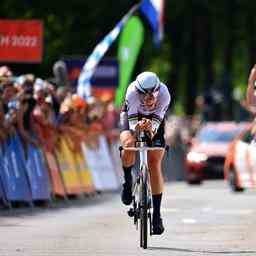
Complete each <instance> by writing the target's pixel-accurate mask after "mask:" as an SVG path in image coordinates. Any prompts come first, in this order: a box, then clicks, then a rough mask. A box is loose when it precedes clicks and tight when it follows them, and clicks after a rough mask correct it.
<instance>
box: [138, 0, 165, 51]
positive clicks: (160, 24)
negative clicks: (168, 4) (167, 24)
mask: <svg viewBox="0 0 256 256" xmlns="http://www.w3.org/2000/svg"><path fill="white" fill-rule="evenodd" d="M140 10H141V12H142V13H143V15H145V17H146V18H147V19H148V21H149V23H150V25H151V27H152V30H153V32H154V42H155V44H156V45H157V46H159V45H160V43H161V41H162V39H163V28H164V0H143V1H142V3H141V6H140Z"/></svg>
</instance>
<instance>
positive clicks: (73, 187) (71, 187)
mask: <svg viewBox="0 0 256 256" xmlns="http://www.w3.org/2000/svg"><path fill="white" fill-rule="evenodd" d="M56 153H57V158H58V162H59V166H60V170H61V173H62V177H63V180H64V184H65V188H66V190H67V191H66V192H67V194H71V195H72V194H80V193H81V192H82V190H81V183H80V180H79V177H78V173H77V171H76V164H75V162H74V159H73V158H72V157H71V155H72V151H71V150H70V149H69V147H68V143H67V140H66V139H65V136H61V138H60V145H59V149H58V150H57V151H56Z"/></svg>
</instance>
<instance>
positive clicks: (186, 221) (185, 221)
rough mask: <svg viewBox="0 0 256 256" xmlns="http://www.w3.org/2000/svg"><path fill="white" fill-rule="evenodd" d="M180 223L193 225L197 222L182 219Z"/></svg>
mask: <svg viewBox="0 0 256 256" xmlns="http://www.w3.org/2000/svg"><path fill="white" fill-rule="evenodd" d="M182 222H183V223H186V224H195V223H197V220H195V219H182Z"/></svg>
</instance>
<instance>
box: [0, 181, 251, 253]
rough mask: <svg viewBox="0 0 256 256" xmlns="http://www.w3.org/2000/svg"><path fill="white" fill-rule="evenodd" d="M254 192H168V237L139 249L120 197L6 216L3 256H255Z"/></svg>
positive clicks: (0, 232)
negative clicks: (144, 248)
mask: <svg viewBox="0 0 256 256" xmlns="http://www.w3.org/2000/svg"><path fill="white" fill-rule="evenodd" d="M255 202H256V193H255V192H248V191H247V192H245V193H242V194H234V193H232V192H230V191H229V189H228V188H227V187H226V185H225V184H224V183H223V182H222V181H218V182H216V181H211V182H205V183H204V184H203V185H202V186H198V187H197V186H195V187H190V186H188V185H186V184H184V183H171V184H169V185H168V187H167V188H166V191H165V197H164V202H163V207H164V210H163V217H164V222H165V226H166V232H165V233H164V235H162V236H158V237H151V238H150V240H149V249H148V250H143V249H140V248H139V246H138V244H139V232H137V231H136V230H135V227H134V225H133V224H132V220H131V219H129V218H128V216H127V215H126V208H125V207H123V206H122V205H121V203H120V198H119V195H117V194H114V195H113V194H112V195H110V194H108V195H100V196H97V198H93V199H92V198H90V199H84V200H77V201H74V202H72V203H70V204H69V205H67V204H64V205H62V206H61V207H60V206H58V207H54V208H52V209H44V210H38V209H35V210H32V211H31V210H18V211H17V210H14V212H13V213H7V212H6V211H4V212H3V211H2V212H1V213H2V216H1V217H0V255H1V256H7V255H8V256H15V255H22V256H23V255H24V256H38V255H40V256H57V255H61V256H80V255H95V256H98V255H102V256H108V255H121V256H122V255H157V256H161V255H177V256H183V255H186V256H191V255H209V256H211V255H245V256H246V255H250V256H251V255H256V203H255Z"/></svg>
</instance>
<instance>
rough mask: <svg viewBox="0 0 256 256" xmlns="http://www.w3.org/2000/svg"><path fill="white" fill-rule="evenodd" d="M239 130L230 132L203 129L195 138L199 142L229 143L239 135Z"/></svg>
mask: <svg viewBox="0 0 256 256" xmlns="http://www.w3.org/2000/svg"><path fill="white" fill-rule="evenodd" d="M240 132H241V129H239V128H237V129H232V130H230V131H221V130H217V129H214V128H204V129H202V130H201V131H199V133H198V134H197V136H196V138H197V139H198V140H199V141H200V142H230V141H232V140H233V139H234V138H235V137H236V136H237V135H238V134H239V133H240Z"/></svg>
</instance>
